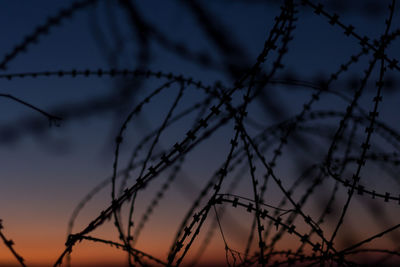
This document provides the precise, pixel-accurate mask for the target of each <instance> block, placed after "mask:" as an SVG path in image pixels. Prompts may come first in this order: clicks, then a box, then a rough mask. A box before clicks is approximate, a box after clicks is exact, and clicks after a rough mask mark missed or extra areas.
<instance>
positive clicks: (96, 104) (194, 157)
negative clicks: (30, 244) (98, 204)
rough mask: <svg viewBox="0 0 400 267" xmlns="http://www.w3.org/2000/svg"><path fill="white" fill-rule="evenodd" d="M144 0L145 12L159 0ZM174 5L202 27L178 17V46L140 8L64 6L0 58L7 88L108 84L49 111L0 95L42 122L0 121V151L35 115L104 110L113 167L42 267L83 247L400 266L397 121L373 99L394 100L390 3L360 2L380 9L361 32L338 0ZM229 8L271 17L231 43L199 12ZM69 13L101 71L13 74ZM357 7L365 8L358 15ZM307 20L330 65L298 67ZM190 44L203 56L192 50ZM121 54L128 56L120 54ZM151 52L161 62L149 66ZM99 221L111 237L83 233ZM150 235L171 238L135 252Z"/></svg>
mask: <svg viewBox="0 0 400 267" xmlns="http://www.w3.org/2000/svg"><path fill="white" fill-rule="evenodd" d="M154 2H155V3H157V6H158V8H162V7H163V5H167V6H168V5H172V4H171V3H160V1H154ZM174 2H177V3H179V4H181V6H179V7H175V8H178V9H179V8H180V9H184V10H185V11H184V14H185V16H187V17H189V18H190V19H191V20H192V22H193V21H194V23H195V26H196V27H197V28H200V30H201V34H197V33H196V32H195V31H194V29H193V28H194V26H182V27H188V28H187V29H186V28H185V29H186V30H187V31H194V33H193V36H188V35H187V36H185V40H184V41H179V38H178V37H177V36H179V35H177V34H176V33H174V31H175V29H171V28H169V29H163V25H162V24H163V22H164V21H163V20H162V19H161V20H160V19H157V18H153V20H152V19H150V17H152V16H151V15H152V14H151V12H150V13H146V11H143V10H146V4H143V3H142V4H139V3H136V2H135V1H130V0H120V1H100V0H85V1H77V2H74V3H72V4H70V6H69V7H67V8H64V9H62V10H60V11H59V12H58V13H57V14H56V15H54V16H51V17H49V18H48V19H47V20H46V22H45V23H43V24H40V25H39V26H38V27H36V28H35V29H34V30H33V32H32V33H30V34H27V35H26V36H25V38H23V39H22V41H21V42H19V43H17V45H16V46H15V47H14V48H13V49H11V51H10V52H9V53H6V54H5V56H4V57H3V58H2V59H1V60H0V66H1V68H2V69H3V71H2V72H1V73H0V79H1V80H2V81H4V82H8V83H13V82H15V81H17V80H26V79H29V80H30V81H32V82H35V81H38V80H42V81H43V83H46V81H47V80H49V79H56V78H57V79H58V80H57V81H58V82H60V83H62V82H63V80H69V81H70V80H78V82H77V84H79V83H80V82H84V81H85V79H93V80H95V79H100V80H101V79H108V80H110V81H111V82H112V86H111V87H112V90H111V93H108V94H106V95H105V96H93V95H91V97H90V98H88V99H86V100H85V101H82V102H78V103H74V104H71V103H63V104H59V105H57V106H54V107H53V108H50V109H49V110H50V111H48V110H47V109H45V108H41V107H39V106H40V105H35V104H32V102H31V101H30V100H29V99H23V98H20V97H16V96H14V95H13V94H10V93H1V94H0V96H1V97H3V98H8V99H11V100H12V101H14V102H16V103H15V104H21V105H23V106H26V107H28V108H30V109H32V111H35V112H38V113H39V114H40V115H41V117H36V116H33V115H32V116H31V117H29V116H30V115H28V116H26V115H24V116H23V117H22V118H21V119H13V121H12V123H10V124H4V125H3V126H2V128H1V129H0V141H1V142H2V143H3V144H6V143H10V142H19V141H20V140H21V139H22V137H23V136H27V135H30V134H32V133H35V134H38V135H44V134H46V132H48V131H49V129H50V128H51V127H49V125H48V123H50V126H52V125H56V126H58V127H60V128H63V127H65V125H66V124H68V123H73V121H76V120H80V119H82V118H88V117H104V116H103V115H105V114H107V113H112V114H114V116H113V118H112V119H111V120H112V121H113V122H112V125H113V126H112V127H111V128H112V129H109V131H110V133H111V135H113V136H114V137H113V138H111V139H112V140H113V143H112V147H113V152H110V154H112V168H111V170H110V171H111V176H107V175H105V177H103V178H102V180H101V181H100V182H99V183H98V184H97V185H96V186H94V187H93V189H92V190H91V191H90V192H88V193H87V195H86V196H84V197H83V198H82V200H81V201H80V202H79V203H78V204H77V206H76V208H75V210H74V211H73V213H72V215H71V218H70V220H69V222H68V229H67V232H68V234H67V240H66V242H65V248H64V250H63V251H62V252H60V254H59V255H58V257H57V260H56V261H55V263H54V266H62V265H66V266H70V265H73V256H74V251H75V250H78V249H79V248H77V244H78V243H81V242H87V243H101V244H104V245H107V246H110V249H117V250H121V251H124V252H125V254H124V255H126V259H127V260H126V265H129V266H142V265H143V266H147V265H165V266H179V265H185V266H186V265H188V266H189V265H190V266H192V265H196V264H203V263H205V262H208V264H210V262H213V264H225V265H228V266H250V265H261V266H280V265H284V266H291V265H296V266H297V265H318V264H319V265H321V266H324V265H325V264H329V265H333V266H342V265H343V266H357V265H362V264H371V263H372V264H374V265H375V264H377V265H389V264H398V263H399V262H400V261H399V256H400V250H399V249H400V248H399V246H398V244H399V238H400V235H399V232H398V229H399V228H400V222H399V221H398V218H399V217H398V216H397V215H396V214H397V209H398V205H399V204H400V195H399V191H398V187H399V179H398V168H399V165H400V157H399V150H400V135H399V130H400V129H399V128H398V125H397V124H396V123H393V121H395V122H398V117H397V114H396V111H395V108H396V106H395V105H394V104H393V103H391V102H390V99H389V101H388V102H385V101H386V96H387V95H389V96H396V93H397V78H396V77H398V71H399V70H400V65H399V63H398V60H397V59H396V56H397V55H396V52H398V51H396V46H397V43H396V42H397V38H398V36H399V34H400V30H399V28H397V22H398V18H397V17H396V16H397V15H398V6H397V5H396V1H395V0H392V1H384V2H379V1H376V2H373V1H370V3H369V4H370V5H372V6H375V7H379V8H377V12H378V11H379V12H378V13H379V14H375V17H377V18H378V20H377V21H378V22H380V24H379V25H378V26H376V29H374V30H376V31H377V32H378V36H372V35H365V36H364V35H362V33H361V31H358V26H357V25H356V24H355V25H356V26H354V25H353V24H349V23H347V21H348V18H352V17H351V16H350V15H351V12H352V10H353V9H354V3H348V6H346V3H344V2H342V1H341V2H340V5H338V3H336V8H337V7H338V6H340V9H339V10H341V11H342V12H343V15H341V14H336V13H334V11H332V8H333V9H334V10H335V3H332V2H335V1H328V3H327V4H326V5H323V4H320V3H317V2H315V1H311V0H302V1H296V0H285V1H248V2H247V1H222V0H219V1H215V3H204V2H202V1H195V0H191V1H174ZM153 4H154V3H153ZM149 5H151V4H149ZM359 5H362V3H359ZM229 6H231V7H232V6H235V7H233V9H234V8H239V9H240V10H244V9H245V8H249V6H250V7H253V8H254V7H255V8H256V9H261V7H268V8H271V7H273V8H272V9H271V10H272V11H273V12H275V13H274V17H273V19H272V18H271V17H267V19H266V18H263V21H265V23H264V24H268V25H267V26H265V25H263V27H264V29H265V28H268V31H266V32H264V34H263V35H262V36H258V37H257V38H255V39H254V40H255V41H259V40H263V41H262V43H258V44H257V45H254V44H253V42H249V43H247V46H242V44H241V42H240V41H238V40H237V39H236V37H238V36H237V35H241V34H243V35H245V34H246V31H248V29H244V30H243V29H240V30H239V29H238V30H236V29H235V28H232V29H230V28H228V27H226V25H225V23H226V21H223V19H220V18H219V17H218V16H217V15H215V14H213V13H214V12H215V13H216V14H217V13H218V12H221V9H224V8H226V9H227V10H229ZM382 6H385V8H383V7H382ZM277 7H279V8H277ZM83 10H86V11H87V12H88V13H89V15H90V16H89V17H90V20H89V24H90V25H91V33H92V34H93V36H94V37H95V40H96V44H97V45H98V46H99V47H100V48H101V49H102V53H103V54H104V57H105V58H106V61H107V64H108V66H109V67H107V68H104V67H101V68H87V69H86V68H75V69H72V70H66V69H64V70H63V69H62V68H59V69H57V70H49V71H36V70H33V71H29V72H12V67H11V65H12V63H13V61H14V60H16V59H17V58H19V57H20V58H23V57H24V54H23V53H26V52H28V53H29V50H30V48H31V47H33V45H34V44H35V43H38V44H37V45H40V42H41V40H42V38H44V37H45V35H49V34H50V32H51V31H52V30H53V28H54V29H55V28H58V27H59V26H60V24H61V23H62V22H63V21H65V20H71V19H72V18H73V17H74V16H75V13H79V12H82V11H83ZM249 10H250V11H251V12H253V11H254V10H255V9H251V8H250V9H249ZM357 10H358V9H357ZM365 10H369V11H368V12H366V14H367V15H370V13H371V12H370V11H371V10H370V8H369V9H368V8H366V9H365ZM250 11H248V13H246V15H251V14H252V13H251V12H250ZM101 12H105V13H106V15H104V14H103V13H101ZM181 12H183V11H182V10H181ZM243 12H244V13H245V11H243ZM100 13H101V14H103V16H104V17H101V18H99V14H100ZM261 14H263V13H261ZM268 14H271V11H269V13H268ZM349 14H350V15H349ZM366 14H364V13H362V12H361V15H366ZM122 15H124V16H126V18H127V19H126V21H125V22H124V23H122V22H121V21H120V16H122ZM346 16H347V17H346ZM381 18H382V20H380V19H381ZM309 19H311V20H312V21H313V23H315V21H316V20H318V22H317V23H318V24H324V27H325V26H326V29H325V28H324V30H323V31H324V32H328V35H327V36H328V38H329V40H328V42H330V43H331V45H332V46H331V47H328V46H327V49H333V50H334V52H332V53H333V57H334V58H336V59H332V58H331V57H332V55H329V54H327V53H326V52H322V53H320V54H318V55H317V56H316V57H313V56H310V55H308V57H306V59H307V60H309V61H310V62H311V63H310V64H311V65H314V67H307V66H308V62H303V61H302V60H301V56H299V54H300V55H301V54H307V53H318V52H319V51H310V49H312V47H313V46H312V45H311V43H317V42H318V41H314V40H312V39H310V37H309V36H311V38H315V40H317V39H318V34H317V33H314V34H311V35H309V36H307V37H304V38H303V39H302V34H303V35H307V33H306V31H313V30H315V29H308V30H307V29H306V31H305V30H304V29H303V27H304V25H306V26H308V27H311V26H310V24H308V23H309V22H307V20H309ZM247 20H249V18H247ZM160 21H161V22H160ZM185 23H186V22H185ZM237 23H238V24H241V23H240V21H239V22H237ZM246 23H250V22H248V21H246ZM122 25H123V26H122ZM232 25H235V24H234V23H233V24H232ZM235 26H237V27H238V28H239V26H238V25H235ZM318 27H322V26H318ZM299 28H300V30H299ZM360 28H362V26H360ZM127 29H128V30H129V31H130V34H132V36H131V37H126V36H127V34H126V33H125V32H124V31H126V30H127ZM188 29H189V30H188ZM249 29H250V30H254V31H256V29H255V28H251V27H250V26H249ZM197 30H198V29H197ZM330 30H331V31H332V33H330V32H329V31H330ZM362 30H365V29H364V28H362ZM299 31H300V33H298V32H299ZM321 31H322V30H321ZM338 31H340V33H339V34H338ZM232 32H234V34H233V33H232ZM198 35H201V36H202V37H199V36H198ZM341 38H346V41H348V42H349V43H350V45H349V47H350V48H349V49H348V50H346V49H341V48H340V46H341V44H342V42H344V41H343V39H341ZM296 39H297V40H296ZM199 40H203V41H204V40H205V43H206V44H205V46H206V47H207V46H211V47H212V49H208V51H207V48H206V49H204V50H203V52H199V51H196V49H198V47H201V41H199ZM199 43H200V44H199ZM304 43H306V44H305V45H304ZM324 45H326V44H322V43H321V44H320V46H324ZM317 46H318V43H317ZM254 47H257V49H255V48H254ZM321 49H322V48H321ZM322 50H323V49H322ZM292 51H294V52H293V53H292ZM132 54H133V55H132ZM130 56H131V57H132V58H133V60H127V58H128V57H130ZM171 58H172V60H173V61H171ZM342 58H344V59H345V60H343V61H341V62H340V63H339V64H336V61H337V59H340V60H342ZM329 60H332V62H328V61H329ZM165 61H168V62H169V64H167V66H170V67H171V69H164V70H163V71H158V68H159V66H163V65H165V64H164V63H165ZM127 62H129V63H127ZM171 62H172V63H171ZM175 62H176V63H175ZM307 68H309V70H307ZM326 69H329V71H327V70H326ZM332 69H333V71H332ZM177 70H178V71H177ZM179 70H180V71H179ZM191 70H193V74H191ZM201 70H205V71H206V72H205V74H204V73H202V72H201ZM325 72H326V73H325ZM180 73H184V74H180ZM187 73H189V74H187ZM196 73H200V74H199V77H196ZM327 73H328V74H327ZM310 77H311V78H310ZM346 88H348V89H346ZM393 99H395V98H394V97H393ZM48 101H50V100H48ZM45 110H46V111H45ZM43 116H45V118H46V119H47V121H46V120H44V119H43ZM133 125H134V126H133ZM138 125H140V127H139V126H138ZM136 128H140V130H138V129H136ZM135 131H137V132H135ZM138 132H139V133H138ZM206 175H208V178H207V176H206ZM189 177H195V178H189ZM5 186H6V185H5ZM106 190H109V191H108V192H109V193H108V194H107V197H108V200H107V203H108V204H107V205H106V206H103V207H102V209H101V211H100V212H99V213H98V214H97V215H96V216H95V217H94V218H93V219H92V220H91V221H90V222H89V223H87V224H85V226H84V227H82V228H80V229H76V228H77V227H76V221H77V219H78V217H79V216H80V215H82V213H84V211H85V208H86V206H87V204H88V203H89V202H90V201H91V200H92V199H93V198H94V197H95V196H96V195H98V194H100V193H101V192H103V191H106ZM177 192H180V193H182V194H183V195H185V194H186V196H185V201H184V203H179V204H178V203H176V202H174V201H176V196H175V195H176V194H177ZM74 201H77V200H76V199H74ZM65 212H68V211H65ZM157 214H158V215H157ZM0 216H1V215H0ZM170 217H174V218H170ZM2 219H3V221H4V223H2V222H3V221H1V220H0V237H1V239H2V241H3V243H4V244H5V247H6V249H7V250H9V251H10V252H11V253H12V254H13V255H14V257H15V259H16V261H17V262H19V263H20V265H22V266H26V265H28V264H26V263H25V260H24V258H23V257H22V256H21V255H22V254H19V253H18V252H17V251H18V246H17V245H14V242H13V241H12V240H11V239H9V238H7V237H6V229H4V228H3V224H4V225H6V219H7V218H2ZM364 220H370V221H373V222H374V226H373V227H372V226H370V225H364V223H363V221H364ZM166 222H170V223H171V224H172V225H173V226H167V225H166ZM110 223H111V224H113V225H114V228H115V230H116V232H117V233H116V235H115V236H114V237H113V239H108V238H103V237H101V236H96V231H97V230H98V229H100V228H102V227H104V226H105V225H107V224H110ZM146 229H149V230H147V231H146ZM155 229H157V230H155ZM159 229H162V230H161V232H167V234H166V235H167V236H168V238H170V239H171V240H167V239H166V238H165V237H164V236H158V237H156V239H157V240H158V241H156V242H157V243H162V244H166V246H164V250H165V251H162V252H161V251H158V249H157V251H158V252H157V253H153V252H149V251H146V250H145V249H144V248H143V247H144V246H143V244H144V243H143V242H150V241H147V240H148V238H149V236H151V235H157V233H159ZM153 231H154V232H153ZM151 240H153V241H151V242H154V239H151ZM382 240H383V241H382ZM150 246H157V247H158V244H154V243H152V244H151V245H150ZM111 247H112V248H111ZM210 247H212V248H211V250H212V253H211V254H207V250H208V251H210ZM207 255H208V256H207ZM209 255H212V256H213V257H214V258H212V259H208V258H207V257H209Z"/></svg>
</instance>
